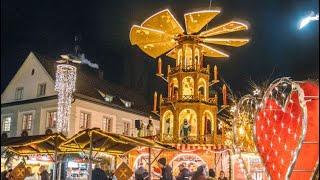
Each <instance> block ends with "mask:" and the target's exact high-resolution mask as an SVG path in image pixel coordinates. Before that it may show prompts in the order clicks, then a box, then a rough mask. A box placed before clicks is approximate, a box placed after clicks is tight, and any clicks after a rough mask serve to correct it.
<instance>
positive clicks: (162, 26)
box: [141, 9, 184, 35]
mask: <svg viewBox="0 0 320 180" xmlns="http://www.w3.org/2000/svg"><path fill="white" fill-rule="evenodd" d="M141 26H143V27H146V28H150V29H155V30H159V31H163V32H165V33H168V34H173V35H177V34H182V33H183V32H184V30H183V28H182V27H181V26H180V24H179V22H178V21H177V20H176V19H175V18H174V16H173V15H172V14H171V12H170V11H169V10H168V9H165V10H163V11H160V12H158V13H156V14H154V15H152V16H151V17H149V18H148V19H146V20H145V21H144V22H143V23H142V24H141Z"/></svg>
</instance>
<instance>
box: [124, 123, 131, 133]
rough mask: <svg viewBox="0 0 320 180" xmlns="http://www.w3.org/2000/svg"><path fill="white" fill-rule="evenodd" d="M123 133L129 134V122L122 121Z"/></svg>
mask: <svg viewBox="0 0 320 180" xmlns="http://www.w3.org/2000/svg"><path fill="white" fill-rule="evenodd" d="M123 134H124V135H130V123H129V122H124V123H123Z"/></svg>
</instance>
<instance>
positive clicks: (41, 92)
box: [37, 83, 46, 96]
mask: <svg viewBox="0 0 320 180" xmlns="http://www.w3.org/2000/svg"><path fill="white" fill-rule="evenodd" d="M45 94H46V83H42V84H39V85H38V93H37V95H38V96H44V95H45Z"/></svg>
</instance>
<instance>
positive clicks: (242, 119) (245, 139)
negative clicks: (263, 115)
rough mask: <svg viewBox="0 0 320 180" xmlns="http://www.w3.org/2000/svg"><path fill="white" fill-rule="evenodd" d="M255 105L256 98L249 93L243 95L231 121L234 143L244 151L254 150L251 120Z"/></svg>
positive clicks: (254, 112) (254, 113) (252, 120)
mask: <svg viewBox="0 0 320 180" xmlns="http://www.w3.org/2000/svg"><path fill="white" fill-rule="evenodd" d="M257 107H258V103H257V100H256V99H255V98H254V97H253V96H251V95H246V96H243V97H242V98H241V99H240V100H239V102H238V104H237V107H236V111H235V116H234V122H233V133H234V144H235V146H237V148H240V150H241V151H244V152H256V146H255V142H254V139H253V138H254V134H253V133H254V132H253V130H254V129H253V122H254V118H255V115H256V113H257Z"/></svg>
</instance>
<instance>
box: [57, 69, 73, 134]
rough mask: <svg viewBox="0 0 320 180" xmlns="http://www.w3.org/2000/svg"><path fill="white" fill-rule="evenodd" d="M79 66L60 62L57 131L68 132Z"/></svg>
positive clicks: (58, 70)
mask: <svg viewBox="0 0 320 180" xmlns="http://www.w3.org/2000/svg"><path fill="white" fill-rule="evenodd" d="M76 76H77V68H76V67H74V66H72V65H69V64H59V65H58V66H57V72H56V84H55V90H56V91H58V112H57V116H58V119H57V131H58V132H68V129H69V123H68V122H69V119H70V113H71V100H72V93H73V92H74V91H75V84H76Z"/></svg>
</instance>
